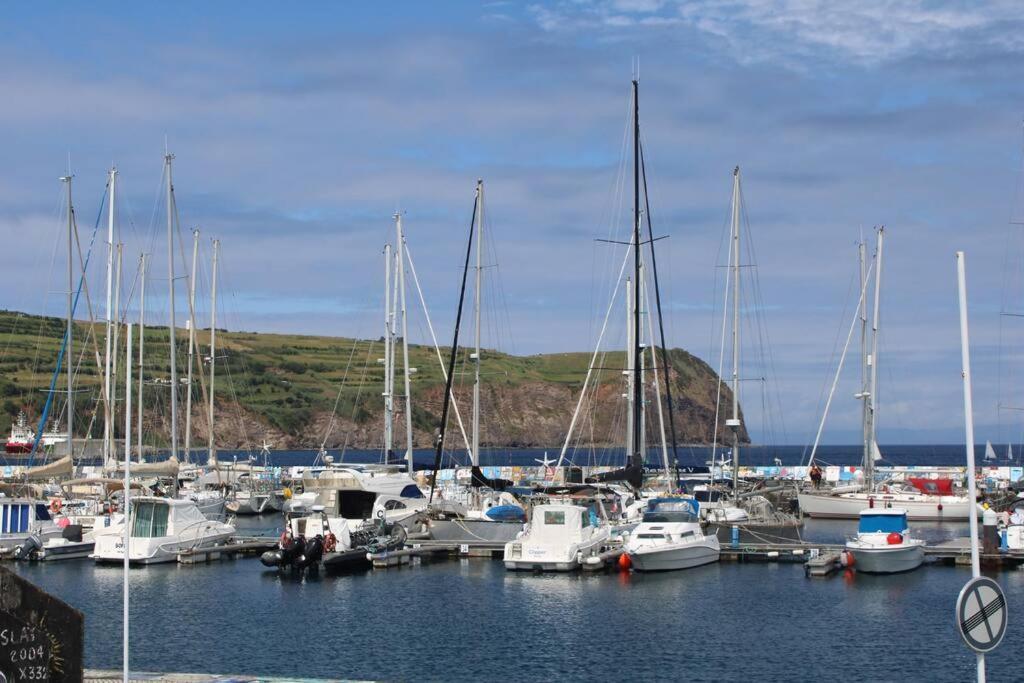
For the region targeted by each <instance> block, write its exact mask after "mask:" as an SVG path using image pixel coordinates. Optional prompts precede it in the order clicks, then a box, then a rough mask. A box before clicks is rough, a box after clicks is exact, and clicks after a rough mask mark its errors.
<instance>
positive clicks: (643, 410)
mask: <svg viewBox="0 0 1024 683" xmlns="http://www.w3.org/2000/svg"><path fill="white" fill-rule="evenodd" d="M636 250H637V252H639V251H640V246H639V245H637V247H636ZM645 277H647V273H646V272H645V269H644V266H643V265H641V266H640V279H639V280H637V282H636V285H634V286H635V287H636V288H637V289H639V290H640V292H639V294H640V301H646V298H647V285H646V283H645V282H644V278H645ZM640 314H641V315H646V314H647V311H646V309H641V310H640ZM638 320H639V316H638ZM633 334H634V335H635V336H636V345H637V347H638V348H639V349H640V373H639V376H640V392H639V393H640V397H641V400H640V410H639V411H638V412H639V413H640V423H639V424H638V425H637V429H639V431H640V452H641V453H643V454H644V455H645V456H646V455H647V401H646V398H645V397H646V396H647V387H646V383H647V356H646V354H645V353H644V352H645V351H646V350H647V346H646V344H645V343H644V341H643V326H640V327H638V328H637V329H635V330H633Z"/></svg>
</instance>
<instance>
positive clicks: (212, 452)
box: [206, 240, 220, 465]
mask: <svg viewBox="0 0 1024 683" xmlns="http://www.w3.org/2000/svg"><path fill="white" fill-rule="evenodd" d="M219 252H220V240H214V241H213V265H212V266H211V271H210V400H209V401H207V403H208V407H209V409H210V414H209V416H208V420H209V422H208V426H207V434H208V437H207V438H208V441H209V445H208V448H209V454H208V455H207V459H206V461H207V463H208V464H210V465H216V464H217V446H216V445H215V441H214V431H213V383H214V380H215V379H216V375H217V372H216V370H217V256H218V253H219Z"/></svg>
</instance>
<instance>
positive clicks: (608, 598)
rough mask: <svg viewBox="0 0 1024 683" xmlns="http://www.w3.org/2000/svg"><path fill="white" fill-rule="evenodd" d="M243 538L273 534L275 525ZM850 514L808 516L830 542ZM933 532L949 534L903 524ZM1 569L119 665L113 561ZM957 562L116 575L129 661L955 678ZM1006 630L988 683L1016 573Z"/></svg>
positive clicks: (1022, 598)
mask: <svg viewBox="0 0 1024 683" xmlns="http://www.w3.org/2000/svg"><path fill="white" fill-rule="evenodd" d="M242 524H243V525H244V529H243V531H245V532H250V533H251V532H257V531H265V532H272V531H273V529H274V528H275V527H276V526H277V525H279V524H280V518H279V517H273V518H271V517H264V518H260V519H249V520H244V521H243V522H242ZM853 529H854V522H843V521H827V522H818V521H814V520H810V521H809V522H808V525H807V530H806V535H807V536H808V537H809V538H813V539H816V540H821V541H840V540H842V539H843V538H844V537H845V536H846V535H847V534H849V533H852V531H853ZM919 531H920V532H921V533H922V535H924V536H926V537H928V538H929V539H931V540H933V541H936V540H942V539H944V538H950V537H953V536H959V535H964V534H965V532H966V525H958V524H948V523H946V524H938V523H936V524H928V525H920V529H919ZM14 568H15V570H16V571H17V572H18V573H19V574H21V575H23V576H25V577H26V578H28V579H30V580H32V581H34V582H36V583H37V584H39V585H41V586H42V587H44V588H46V589H47V590H50V591H52V592H53V593H55V594H56V595H58V596H59V597H61V598H63V599H64V600H66V601H68V602H70V603H71V604H72V605H74V606H75V607H77V608H79V609H81V610H82V611H83V612H84V613H85V618H86V653H87V654H86V662H87V665H88V666H91V667H106V668H118V667H120V665H121V595H122V594H121V579H122V573H121V569H120V568H118V567H105V566H103V567H101V566H95V565H93V564H92V563H90V562H87V561H86V562H70V563H54V564H47V563H42V564H31V565H30V564H17V565H14ZM969 578H970V572H969V570H967V569H964V568H956V567H941V566H925V567H922V568H921V569H919V570H917V571H915V572H911V573H908V574H903V575H897V576H877V577H876V576H867V575H858V574H856V573H854V572H852V571H851V572H841V573H837V574H834V575H833V576H832V577H830V578H826V579H808V578H805V576H804V573H803V568H802V567H801V566H800V565H798V564H796V565H791V564H732V563H721V564H717V565H711V566H706V567H701V568H697V569H692V570H687V571H683V572H672V573H664V574H655V575H642V574H629V573H618V572H615V573H607V574H597V575H590V574H575V575H533V574H517V573H511V572H507V571H506V570H505V569H504V567H503V565H502V564H501V562H500V561H496V560H486V559H452V560H446V561H440V562H436V563H430V564H420V565H414V566H409V567H404V568H401V569H390V570H377V571H366V572H361V573H357V574H352V575H342V576H324V575H321V576H319V577H307V578H305V579H295V578H292V577H290V576H282V575H279V574H278V573H277V572H276V571H274V570H268V569H266V568H264V567H263V566H262V565H261V564H260V563H259V561H258V560H257V559H237V560H228V561H223V562H219V563H212V564H206V565H195V566H178V565H160V566H153V567H145V568H138V569H133V570H132V571H131V576H130V584H131V600H132V603H131V604H132V608H131V615H132V622H131V643H132V655H131V656H132V666H133V669H137V670H150V671H196V672H216V673H235V674H249V675H276V676H295V677H299V676H307V677H334V678H357V679H375V680H408V681H412V680H426V681H536V680H559V681H592V680H611V681H625V680H629V681H634V680H690V681H712V680H713V681H723V680H762V681H812V680H814V681H820V680H843V681H964V680H969V679H971V678H972V676H973V670H974V669H973V667H974V656H973V654H971V653H970V652H969V651H968V650H967V648H966V646H964V645H963V644H962V642H961V641H960V638H959V635H958V633H957V630H956V626H955V622H954V616H953V611H954V605H955V602H956V597H957V594H958V592H959V590H960V588H961V587H962V586H963V584H964V583H965V582H966V581H967V580H968V579H969ZM995 578H997V580H999V581H1000V583H1001V584H1002V585H1003V587H1004V589H1005V591H1006V594H1007V599H1008V606H1009V614H1010V619H1011V622H1010V625H1009V629H1008V633H1007V636H1006V639H1005V641H1004V642H1003V644H1002V646H1001V647H1000V649H999V650H997V651H996V652H995V653H993V654H991V655H989V658H988V670H989V680H990V681H1018V680H1021V678H1022V676H1024V674H1022V669H1021V663H1020V656H1021V653H1022V652H1024V628H1022V627H1021V625H1020V624H1021V621H1020V619H1019V618H1018V617H1017V615H1019V614H1021V613H1022V610H1024V571H1012V572H1005V573H1002V574H999V575H995Z"/></svg>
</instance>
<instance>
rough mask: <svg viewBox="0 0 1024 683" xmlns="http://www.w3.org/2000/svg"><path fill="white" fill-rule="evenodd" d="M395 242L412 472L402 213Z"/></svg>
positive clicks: (408, 465)
mask: <svg viewBox="0 0 1024 683" xmlns="http://www.w3.org/2000/svg"><path fill="white" fill-rule="evenodd" d="M395 230H396V232H397V235H396V243H395V248H396V249H397V250H398V254H397V259H398V296H399V297H401V299H400V305H401V310H402V369H403V371H404V372H403V375H404V380H405V464H406V469H407V471H408V472H409V473H410V474H411V473H412V467H413V462H412V459H413V458H412V390H411V387H410V384H409V321H408V317H407V315H406V308H405V234H404V233H403V232H402V215H401V214H395Z"/></svg>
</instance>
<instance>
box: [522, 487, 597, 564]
mask: <svg viewBox="0 0 1024 683" xmlns="http://www.w3.org/2000/svg"><path fill="white" fill-rule="evenodd" d="M610 539H611V532H610V530H609V527H608V525H607V524H606V523H601V522H600V520H599V518H598V516H597V515H596V514H595V513H594V511H593V510H592V509H590V508H588V507H584V506H582V505H566V504H544V505H536V506H534V508H533V516H532V518H531V520H530V522H529V524H528V525H527V527H526V529H525V530H524V531H522V532H521V533H520V534H519V535H518V537H517V538H516V539H515V540H514V541H510V542H509V543H506V544H505V553H504V562H505V568H506V569H510V570H527V571H556V572H568V571H573V570H576V569H579V568H580V567H581V566H582V565H583V564H584V563H585V562H587V560H588V558H592V557H593V558H596V557H598V556H599V555H600V554H601V552H602V551H603V550H604V549H605V547H606V546H607V545H608V542H609V540H610Z"/></svg>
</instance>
